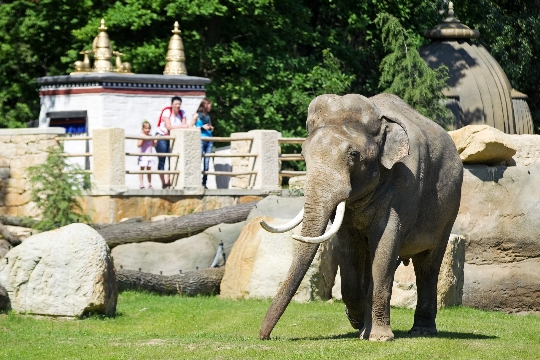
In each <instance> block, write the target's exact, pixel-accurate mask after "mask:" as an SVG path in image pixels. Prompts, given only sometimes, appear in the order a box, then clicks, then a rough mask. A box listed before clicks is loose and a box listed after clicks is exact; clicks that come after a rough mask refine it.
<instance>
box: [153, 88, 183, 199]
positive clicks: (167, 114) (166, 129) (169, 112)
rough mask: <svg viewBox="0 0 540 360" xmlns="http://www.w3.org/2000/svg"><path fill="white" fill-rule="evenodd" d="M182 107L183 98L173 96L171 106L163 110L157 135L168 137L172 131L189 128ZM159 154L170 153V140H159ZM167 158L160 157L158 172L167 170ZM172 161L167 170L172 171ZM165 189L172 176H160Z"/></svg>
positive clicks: (169, 184)
mask: <svg viewBox="0 0 540 360" xmlns="http://www.w3.org/2000/svg"><path fill="white" fill-rule="evenodd" d="M181 106H182V98H181V97H179V96H173V98H172V99H171V106H167V107H165V108H163V110H161V116H160V117H159V120H158V125H157V130H156V135H157V136H168V135H169V133H170V131H171V130H172V129H182V128H187V127H188V124H187V121H186V113H185V112H184V110H180V107H181ZM156 152H157V153H170V152H171V144H170V141H169V140H158V141H157V143H156ZM165 158H166V157H165V156H158V170H165ZM170 167H171V166H170V159H169V166H168V169H167V170H170ZM159 178H160V179H161V184H162V188H163V189H167V188H169V187H170V186H171V183H170V176H169V175H165V174H159Z"/></svg>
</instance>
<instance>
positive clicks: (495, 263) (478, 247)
mask: <svg viewBox="0 0 540 360" xmlns="http://www.w3.org/2000/svg"><path fill="white" fill-rule="evenodd" d="M538 184H540V163H535V164H532V165H530V166H512V167H505V166H496V167H488V166H485V165H466V166H465V171H464V177H463V187H462V196H461V206H460V209H459V213H458V216H457V219H456V222H455V223H454V227H453V230H452V232H454V233H459V234H463V235H464V236H465V237H466V239H467V241H466V250H465V270H464V271H465V283H464V288H463V305H466V306H474V307H479V308H486V309H499V310H504V311H508V312H515V311H540V302H538V301H531V299H534V298H535V297H538V296H539V294H540V281H538V270H537V269H538V268H537V267H536V266H535V265H534V264H535V263H536V261H537V259H538V258H540V240H539V238H538V229H539V228H540V211H539V209H540V186H538ZM516 287H519V289H520V290H519V291H516ZM532 294H536V295H534V296H533V295H532Z"/></svg>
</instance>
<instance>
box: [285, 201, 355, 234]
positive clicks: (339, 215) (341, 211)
mask: <svg viewBox="0 0 540 360" xmlns="http://www.w3.org/2000/svg"><path fill="white" fill-rule="evenodd" d="M344 215H345V201H342V202H340V203H339V205H338V206H337V208H336V217H335V218H334V221H333V222H332V226H331V227H330V230H328V232H326V233H324V234H322V235H321V236H318V237H304V236H298V235H293V239H295V240H298V241H302V242H305V243H310V244H320V243H323V242H325V241H327V240H330V239H331V238H333V237H334V235H336V233H337V232H338V230H339V228H340V227H341V223H342V222H343V216H344Z"/></svg>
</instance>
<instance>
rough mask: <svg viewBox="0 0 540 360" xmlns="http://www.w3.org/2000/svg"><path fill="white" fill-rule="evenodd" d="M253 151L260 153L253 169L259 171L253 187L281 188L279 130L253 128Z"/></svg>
mask: <svg viewBox="0 0 540 360" xmlns="http://www.w3.org/2000/svg"><path fill="white" fill-rule="evenodd" d="M248 134H249V135H252V136H253V146H252V150H251V151H252V152H255V153H257V154H258V156H257V157H256V158H255V161H254V165H253V170H255V171H257V175H255V181H254V182H253V183H252V186H251V187H252V188H253V189H261V190H279V189H280V188H281V187H280V186H279V169H280V168H279V142H278V139H279V132H277V131H275V130H251V131H249V132H248Z"/></svg>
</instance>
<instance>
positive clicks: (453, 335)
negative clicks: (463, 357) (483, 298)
mask: <svg viewBox="0 0 540 360" xmlns="http://www.w3.org/2000/svg"><path fill="white" fill-rule="evenodd" d="M359 336H360V334H359V332H358V331H351V332H348V333H346V334H339V335H332V336H313V337H298V338H292V339H290V341H301V340H340V339H358V338H359ZM394 336H395V338H396V339H404V338H405V339H416V338H431V337H433V338H442V339H460V340H472V339H475V340H488V339H498V336H493V335H484V334H475V333H460V332H450V331H439V334H438V335H437V336H420V335H411V334H409V333H408V332H407V331H401V330H394Z"/></svg>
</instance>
